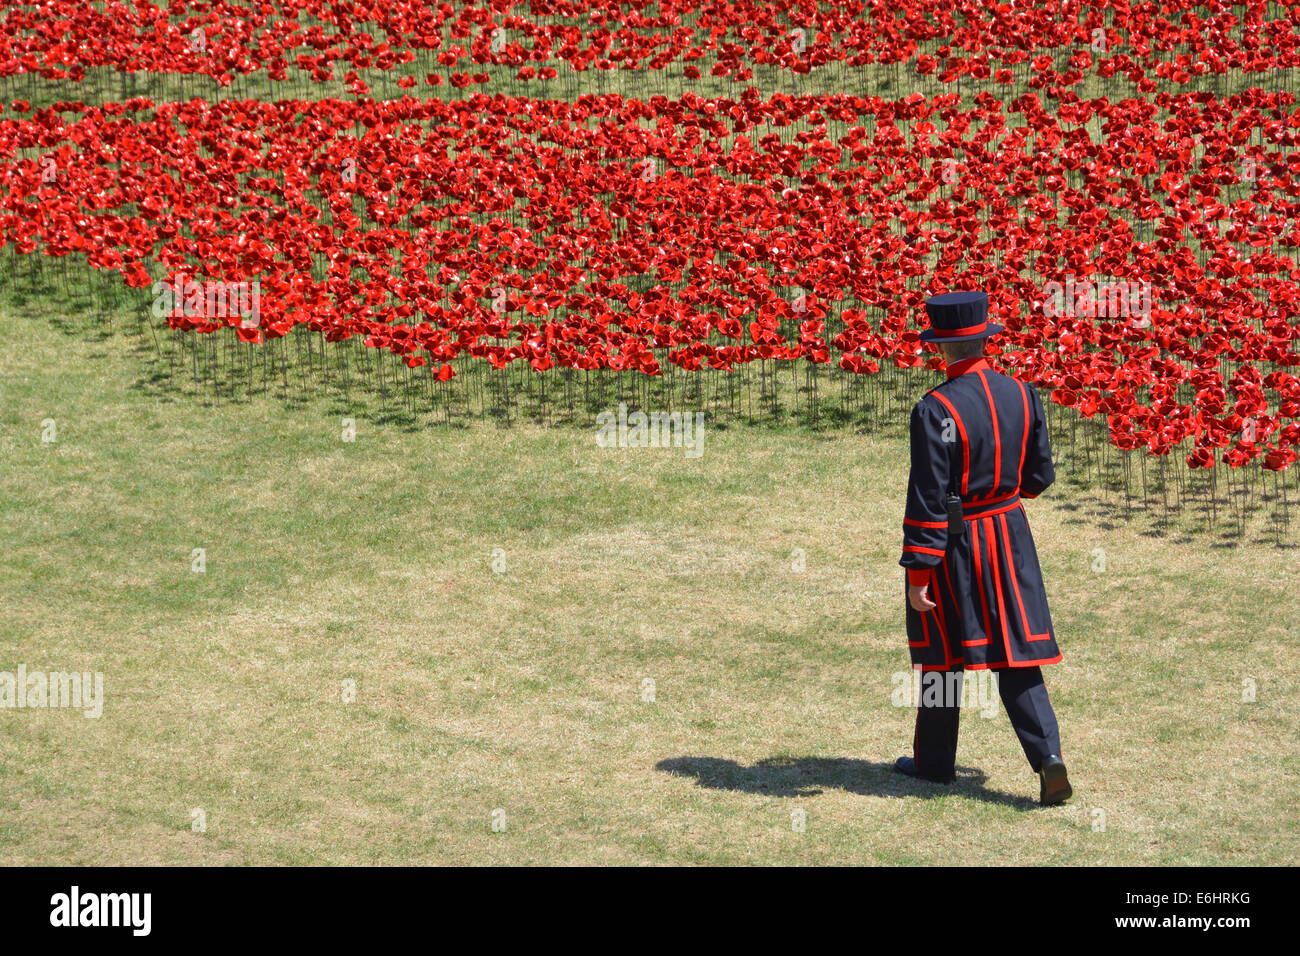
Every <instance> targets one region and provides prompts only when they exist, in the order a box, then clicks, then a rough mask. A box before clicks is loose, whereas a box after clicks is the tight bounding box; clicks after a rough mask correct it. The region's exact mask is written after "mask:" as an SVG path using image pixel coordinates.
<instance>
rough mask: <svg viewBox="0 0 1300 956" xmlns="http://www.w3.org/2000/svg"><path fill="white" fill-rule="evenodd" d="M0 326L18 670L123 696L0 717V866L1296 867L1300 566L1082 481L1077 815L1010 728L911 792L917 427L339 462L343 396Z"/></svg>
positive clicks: (1067, 717) (3, 552) (716, 435)
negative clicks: (911, 443) (907, 511)
mask: <svg viewBox="0 0 1300 956" xmlns="http://www.w3.org/2000/svg"><path fill="white" fill-rule="evenodd" d="M0 330H2V331H3V333H4V341H5V348H3V349H0V529H2V540H0V601H3V605H4V609H5V612H4V614H3V616H0V649H2V650H3V655H2V657H0V670H2V671H10V672H12V671H15V670H16V668H17V667H18V665H20V664H24V665H26V667H27V669H28V670H29V671H33V670H48V671H53V670H73V669H76V670H89V671H100V672H102V673H103V675H104V703H103V714H102V716H101V717H100V718H99V719H87V718H85V717H84V716H83V715H82V714H81V713H80V712H77V711H73V710H69V709H0V863H6V864H36V863H52V864H136V863H229V864H253V863H269V864H293V863H354V864H366V863H398V864H402V863H461V864H463V863H559V864H571V863H615V864H661V863H670V864H693V863H703V864H726V863H761V864H834V863H852V864H857V863H862V864H909V863H983V862H1005V863H1052V864H1072V865H1084V864H1115V863H1138V864H1157V863H1162V864H1192V863H1197V864H1200V863H1229V864H1294V863H1296V862H1298V861H1300V822H1298V821H1297V817H1296V814H1295V812H1294V809H1293V802H1294V794H1295V792H1296V787H1297V778H1298V776H1300V756H1297V753H1296V746H1295V741H1296V739H1297V737H1298V736H1300V720H1298V719H1297V708H1296V704H1295V702H1296V700H1297V699H1300V676H1298V675H1297V668H1296V666H1295V663H1294V647H1295V644H1296V640H1297V638H1298V637H1300V633H1298V630H1300V629H1298V627H1297V619H1298V618H1300V614H1297V611H1298V610H1300V599H1298V598H1297V594H1296V588H1297V572H1296V562H1295V559H1294V553H1295V552H1294V549H1293V548H1277V547H1273V546H1269V545H1267V544H1264V543H1259V542H1257V541H1255V540H1254V539H1253V538H1251V537H1250V536H1247V537H1245V538H1242V539H1241V540H1239V541H1236V542H1235V543H1234V542H1232V541H1229V540H1227V539H1224V538H1218V537H1210V536H1205V535H1192V534H1185V533H1178V534H1175V535H1172V536H1168V537H1161V536H1157V535H1154V534H1152V533H1150V532H1149V531H1144V530H1142V529H1141V528H1140V526H1138V525H1132V526H1130V525H1127V524H1125V523H1124V522H1123V521H1119V520H1116V519H1114V518H1113V517H1111V516H1109V515H1108V514H1107V513H1106V512H1105V510H1104V509H1103V508H1101V507H1099V506H1097V505H1095V504H1088V502H1089V501H1090V498H1089V494H1088V492H1087V491H1086V489H1079V488H1077V487H1074V486H1073V484H1072V482H1071V480H1070V478H1071V476H1070V475H1069V473H1068V469H1066V468H1063V467H1061V468H1058V471H1059V472H1060V473H1061V478H1060V480H1059V481H1058V484H1057V486H1055V487H1054V488H1053V489H1051V490H1050V491H1049V492H1047V494H1046V495H1045V496H1043V497H1042V498H1040V499H1038V500H1036V501H1034V502H1031V503H1029V504H1028V509H1029V513H1030V517H1031V521H1032V524H1033V529H1034V533H1035V537H1036V539H1037V542H1038V548H1039V553H1040V558H1041V561H1042V565H1043V569H1044V574H1045V577H1046V581H1047V588H1048V596H1049V600H1050V602H1051V607H1052V611H1053V617H1054V622H1055V627H1056V631H1057V635H1058V638H1059V640H1060V642H1061V644H1062V647H1063V650H1064V654H1065V661H1064V663H1063V664H1062V665H1059V666H1056V667H1052V668H1049V669H1048V670H1047V671H1046V673H1047V678H1048V685H1049V688H1050V689H1051V691H1052V695H1053V701H1054V703H1055V706H1056V709H1057V713H1058V716H1059V718H1060V722H1061V726H1062V733H1063V740H1064V747H1065V757H1066V760H1067V762H1068V763H1069V765H1070V770H1071V776H1072V779H1073V781H1074V783H1075V793H1076V795H1075V798H1074V799H1073V800H1072V801H1071V802H1070V803H1069V804H1067V805H1065V806H1064V807H1058V808H1052V809H1042V808H1039V807H1038V806H1037V805H1036V797H1037V781H1036V778H1035V777H1033V776H1032V774H1031V773H1030V771H1029V769H1028V767H1027V765H1026V764H1025V761H1024V758H1023V755H1022V754H1021V752H1020V750H1019V746H1018V744H1017V742H1016V740H1015V737H1014V735H1013V733H1012V731H1011V729H1010V726H1009V725H1008V723H1007V721H1006V717H1005V714H1004V713H1002V712H1001V710H999V711H998V712H997V713H996V715H995V716H994V717H993V719H984V718H982V717H980V716H979V715H978V714H977V713H975V712H968V713H967V714H966V715H964V717H963V729H962V742H961V747H960V751H959V755H958V764H959V768H960V769H959V782H958V784H957V785H955V786H954V787H952V788H943V787H939V786H936V785H931V784H926V783H918V782H912V781H909V780H907V779H905V778H902V777H899V776H898V775H896V774H894V773H893V772H892V771H891V770H890V769H889V765H890V764H892V762H893V760H894V758H895V757H897V756H898V755H899V754H902V753H904V752H906V751H907V749H908V745H909V743H910V738H911V727H912V712H911V711H910V710H907V709H905V708H898V707H894V706H892V705H891V702H890V699H891V692H892V691H893V684H892V682H891V678H892V676H893V675H894V674H896V673H898V672H900V671H904V670H905V669H906V667H907V652H906V647H905V643H904V642H905V638H904V636H903V630H902V629H903V603H902V602H903V598H902V584H903V572H902V570H901V569H900V568H899V566H898V564H897V561H898V555H899V549H900V539H901V524H900V523H901V507H902V499H903V492H904V488H905V484H906V456H905V451H906V439H905V436H904V434H903V432H902V431H901V430H898V431H894V432H891V433H889V434H877V435H871V434H861V433H855V432H853V431H851V430H844V431H842V432H838V433H824V434H813V433H808V432H803V431H799V430H798V429H793V428H764V427H754V426H743V425H740V426H737V425H733V426H725V427H724V425H722V424H718V425H717V427H714V426H713V424H712V423H710V424H709V425H708V426H707V431H706V442H705V446H704V454H703V455H702V457H700V458H698V459H690V458H687V457H686V456H685V455H684V454H683V451H682V450H681V449H671V448H665V449H624V450H617V449H615V450H606V449H601V448H598V447H597V446H596V443H595V439H594V435H595V430H594V427H592V428H585V429H584V428H579V427H572V426H569V427H553V428H545V429H544V428H540V427H537V426H531V425H523V424H517V425H514V426H512V427H509V428H504V427H500V426H498V425H495V424H491V423H481V424H471V425H467V426H437V427H433V426H420V427H415V426H413V425H411V424H409V423H402V422H400V421H395V420H391V419H385V418H384V416H382V415H376V414H372V413H371V412H370V411H369V410H367V409H364V408H358V409H357V410H356V411H355V412H354V415H355V417H356V435H355V441H351V442H348V441H344V440H342V439H343V435H342V429H341V418H342V417H345V416H348V414H349V411H350V410H349V409H348V408H346V407H340V405H339V401H338V400H337V399H334V398H328V399H327V398H321V399H319V400H316V401H307V402H303V403H297V404H293V403H285V402H283V401H281V400H279V399H277V398H275V397H273V396H266V397H262V396H255V397H253V398H252V399H251V400H250V401H247V402H226V403H214V402H212V401H209V400H205V399H203V398H202V397H201V396H197V395H195V394H190V393H187V392H185V391H183V390H170V389H168V388H167V387H165V386H164V385H163V384H160V383H159V382H157V381H155V380H154V377H153V376H152V375H151V373H150V367H151V366H150V363H149V362H148V361H147V358H146V353H147V345H146V343H145V342H144V341H143V340H140V339H138V338H136V337H135V336H132V335H129V334H125V333H121V332H118V333H114V334H107V335H102V336H95V335H87V334H84V333H83V332H78V331H75V330H72V329H70V328H68V327H66V326H63V325H62V324H61V323H59V322H57V321H55V320H54V317H52V316H50V315H47V314H43V313H42V311H41V310H40V309H35V308H25V309H24V310H23V311H22V312H21V313H20V312H18V311H16V310H15V309H14V308H13V307H12V305H10V306H6V307H4V308H3V309H0ZM929 384H930V379H929V376H927V375H926V374H924V373H921V374H918V376H917V385H916V388H917V392H918V394H919V392H920V391H922V390H924V388H926V387H928V385H929ZM47 419H53V420H54V422H55V427H56V429H57V436H56V440H55V441H53V442H43V441H42V432H43V430H44V431H46V432H47V433H48V428H47V427H46V426H43V425H42V422H44V421H45V420H47ZM901 424H902V423H900V428H901ZM198 548H201V549H204V556H205V565H204V570H203V571H202V573H199V572H196V571H195V570H193V567H194V564H193V554H194V550H195V549H198ZM1098 548H1101V549H1103V551H1104V556H1105V563H1104V570H1098V569H1097V568H1098V561H1097V552H1096V549H1098ZM494 555H495V556H494ZM801 557H802V560H800V559H801ZM801 567H802V569H800V568H801ZM349 681H351V682H354V686H355V699H354V700H349V699H348V698H349V696H350V695H348V694H345V692H344V689H345V682H349ZM647 681H653V694H651V693H649V688H650V685H649V684H647V683H646V682H647ZM1244 681H1253V686H1254V688H1255V696H1256V699H1255V700H1254V701H1253V702H1246V701H1244V700H1243V696H1244V695H1243V682H1244ZM347 686H353V685H347ZM647 697H652V698H653V699H646V698H647ZM195 810H201V811H202V814H201V815H199V816H196V815H195V814H194V811H195ZM496 811H503V814H504V816H502V814H501V813H496ZM798 811H802V812H803V814H804V815H805V817H804V818H805V821H806V822H805V826H804V827H803V829H802V832H800V830H799V828H798V827H796V826H795V825H793V823H794V822H796V821H797V819H798ZM494 813H495V816H494ZM502 819H504V829H501V827H500V822H501V821H502ZM196 820H201V821H202V822H203V823H205V827H200V828H199V829H200V830H202V831H203V832H196V829H195V827H196V825H197V824H196ZM494 820H495V821H496V822H497V829H496V830H494V826H493V824H494Z"/></svg>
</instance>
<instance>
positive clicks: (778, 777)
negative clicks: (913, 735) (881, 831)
mask: <svg viewBox="0 0 1300 956" xmlns="http://www.w3.org/2000/svg"><path fill="white" fill-rule="evenodd" d="M655 769H656V770H662V771H664V772H665V773H671V774H673V775H674V776H682V777H694V778H695V783H696V786H700V787H709V788H710V789H713V790H732V791H735V792H737V793H754V794H762V795H764V796H769V797H811V796H816V795H817V794H819V793H821V792H822V791H823V790H824V789H836V790H844V791H847V792H848V793H854V794H858V795H860V796H866V797H920V798H923V799H926V800H930V799H933V798H935V797H941V796H943V795H945V794H960V795H961V796H964V797H970V798H972V799H975V800H983V801H985V802H987V803H998V804H1004V805H1006V806H1011V807H1016V808H1018V809H1022V810H1029V809H1034V808H1036V807H1038V801H1037V800H1034V799H1031V798H1029V797H1027V796H1023V795H1017V794H1013V793H1005V792H1003V791H1001V790H990V789H988V788H987V787H985V786H984V785H983V784H984V781H985V780H987V779H988V777H987V776H986V775H985V774H984V773H983V772H982V771H980V770H976V769H973V768H971V767H958V768H957V780H956V782H955V783H952V784H947V785H945V784H938V783H931V782H929V781H927V780H919V779H916V778H914V777H908V776H904V775H903V774H901V773H899V772H898V771H897V770H895V769H894V765H893V764H892V763H875V762H872V761H870V760H857V759H855V758H852V757H768V758H766V759H764V760H760V761H759V762H758V763H756V764H754V765H753V766H752V767H746V766H742V765H741V764H738V763H736V761H734V760H727V759H724V758H722V757H672V758H670V759H667V760H661V761H659V763H657V764H655Z"/></svg>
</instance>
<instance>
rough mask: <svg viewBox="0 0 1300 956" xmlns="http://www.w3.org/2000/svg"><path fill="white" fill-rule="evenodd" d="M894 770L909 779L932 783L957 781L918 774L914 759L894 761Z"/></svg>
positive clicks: (905, 758)
mask: <svg viewBox="0 0 1300 956" xmlns="http://www.w3.org/2000/svg"><path fill="white" fill-rule="evenodd" d="M894 769H895V770H897V771H898V772H899V773H902V774H906V775H907V776H909V777H915V778H916V779H917V780H929V781H930V782H931V783H952V782H953V780H954V779H956V778H953V777H950V778H948V779H947V780H941V779H939V778H938V777H927V776H926V775H925V774H923V773H918V772H917V770H916V760H915V759H913V758H912V757H899V758H898V759H897V760H895V761H894Z"/></svg>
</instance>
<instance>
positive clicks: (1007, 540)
mask: <svg viewBox="0 0 1300 956" xmlns="http://www.w3.org/2000/svg"><path fill="white" fill-rule="evenodd" d="M998 520H999V521H1000V522H1002V534H1003V538H1002V550H1003V551H1004V552H1005V553H1006V556H1007V570H1008V571H1009V572H1010V574H1011V584H1012V585H1013V587H1014V589H1015V592H1016V603H1017V604H1019V605H1020V620H1021V623H1023V625H1024V628H1025V640H1026V641H1045V640H1047V639H1048V638H1050V637H1051V636H1052V632H1051V631H1044V632H1043V633H1041V634H1035V633H1034V632H1033V629H1032V628H1030V626H1029V615H1028V614H1026V613H1025V599H1024V598H1023V597H1022V596H1021V594H1020V582H1019V581H1018V580H1017V579H1016V569H1015V566H1014V565H1013V564H1012V563H1011V533H1010V531H1009V530H1008V529H1007V516H1006V515H1001V516H1000V517H999V518H998Z"/></svg>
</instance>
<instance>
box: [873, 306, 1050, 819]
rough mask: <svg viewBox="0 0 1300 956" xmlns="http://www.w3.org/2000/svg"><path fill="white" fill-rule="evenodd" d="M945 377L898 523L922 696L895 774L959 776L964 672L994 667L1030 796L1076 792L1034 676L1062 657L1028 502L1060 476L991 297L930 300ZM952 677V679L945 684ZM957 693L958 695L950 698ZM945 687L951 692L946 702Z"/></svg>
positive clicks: (921, 427) (933, 394)
mask: <svg viewBox="0 0 1300 956" xmlns="http://www.w3.org/2000/svg"><path fill="white" fill-rule="evenodd" d="M925 308H926V313H927V314H928V315H929V318H930V328H929V329H926V330H925V331H923V332H922V333H921V338H922V339H923V340H924V341H927V342H937V343H939V348H940V350H941V351H942V352H943V354H944V359H945V361H946V362H947V369H946V371H947V378H946V380H945V381H943V382H941V383H940V384H938V385H936V386H935V387H934V388H932V389H930V390H929V391H928V392H926V393H925V395H923V396H922V397H921V400H920V401H918V402H917V403H916V406H915V407H914V408H913V409H912V423H911V432H912V436H911V440H912V463H911V473H910V475H909V476H908V486H907V507H906V511H905V516H904V518H903V557H902V558H901V559H900V561H899V564H901V565H902V566H903V567H904V568H906V569H907V582H906V584H905V592H906V595H907V638H908V647H909V649H910V652H911V658H912V666H913V668H916V669H919V670H920V671H921V675H920V677H921V682H922V684H923V686H924V687H926V688H927V689H936V688H935V682H936V680H937V681H941V682H942V688H938V689H939V690H940V692H939V693H925V692H924V691H923V693H922V698H921V700H920V701H918V702H917V704H918V706H917V712H916V732H915V735H914V737H913V741H912V748H913V756H911V757H900V758H899V760H898V762H897V764H896V767H897V769H898V770H900V771H901V772H903V773H906V774H909V775H911V776H917V777H922V778H924V779H927V780H934V781H937V782H941V783H950V782H951V781H952V780H953V779H955V775H956V759H957V725H958V717H959V714H960V709H959V708H960V703H961V702H960V686H961V684H960V682H961V679H962V676H961V675H957V674H954V673H953V672H956V671H970V670H983V669H990V670H993V671H995V672H996V673H997V677H998V690H999V692H1000V694H1001V697H1002V702H1003V704H1004V706H1005V707H1006V710H1007V715H1008V716H1009V717H1010V718H1011V725H1012V727H1014V728H1015V731H1016V736H1017V737H1019V738H1020V744H1021V746H1022V747H1023V748H1024V751H1025V756H1026V757H1027V758H1029V766H1030V767H1031V768H1033V771H1034V772H1035V773H1036V774H1038V776H1039V781H1040V788H1039V800H1040V802H1042V803H1044V804H1056V803H1061V802H1063V801H1064V800H1067V799H1069V797H1070V796H1071V794H1072V791H1071V788H1070V782H1069V778H1068V777H1067V776H1066V771H1065V763H1064V762H1063V761H1062V759H1061V738H1060V731H1059V729H1058V728H1057V724H1056V715H1055V714H1054V713H1053V712H1052V705H1051V702H1050V701H1049V700H1048V697H1047V687H1046V685H1044V683H1043V675H1042V671H1041V670H1040V668H1041V667H1042V666H1043V665H1046V664H1055V663H1057V662H1059V661H1060V660H1061V652H1060V651H1059V650H1058V649H1057V646H1056V635H1055V632H1054V631H1053V630H1052V620H1051V615H1050V614H1049V612H1048V608H1047V594H1046V592H1045V589H1044V587H1043V579H1042V574H1041V572H1040V570H1039V566H1038V554H1037V551H1036V550H1035V549H1034V539H1033V536H1032V535H1031V534H1030V532H1029V519H1028V517H1027V516H1026V514H1025V509H1024V505H1023V504H1022V503H1021V499H1023V498H1034V497H1037V496H1038V495H1039V494H1041V493H1042V492H1043V491H1044V490H1045V489H1046V488H1047V487H1048V486H1049V485H1051V483H1052V482H1053V481H1054V480H1055V478H1056V472H1055V470H1054V469H1053V467H1052V451H1051V447H1050V444H1049V442H1048V437H1047V421H1046V417H1045V415H1044V413H1043V404H1042V401H1041V399H1040V398H1039V397H1038V392H1037V391H1036V390H1035V389H1034V387H1033V386H1032V385H1028V384H1025V383H1023V382H1019V381H1017V380H1016V379H1014V378H1010V377H1008V376H1006V375H1002V374H1000V373H998V372H995V371H994V370H993V367H992V365H991V364H990V363H989V361H988V359H987V358H985V356H984V354H983V353H984V340H985V339H986V338H987V337H988V336H990V335H996V334H997V333H998V332H1001V331H1002V326H1000V325H997V324H996V323H992V322H989V321H988V296H987V295H985V294H984V293H982V292H949V293H946V294H944V295H937V296H933V297H931V298H929V299H927V300H926V303H925ZM950 675H951V679H950ZM954 687H955V688H957V693H956V695H954V694H953V693H951V691H952V690H953V689H954ZM944 691H947V692H946V693H945V692H944Z"/></svg>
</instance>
